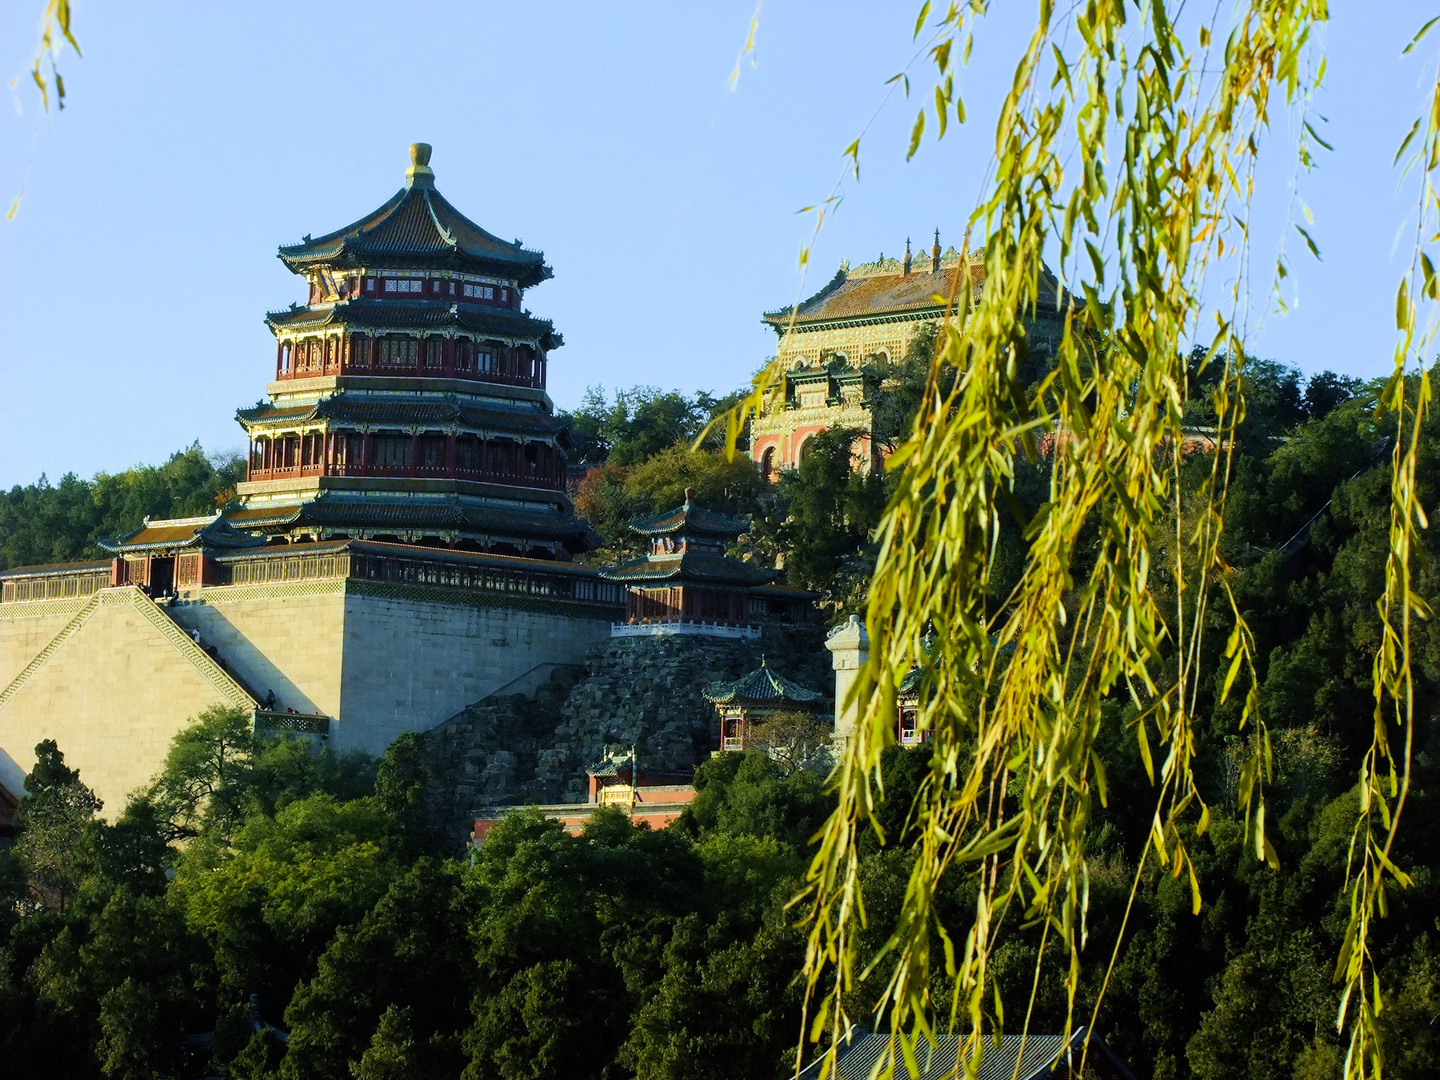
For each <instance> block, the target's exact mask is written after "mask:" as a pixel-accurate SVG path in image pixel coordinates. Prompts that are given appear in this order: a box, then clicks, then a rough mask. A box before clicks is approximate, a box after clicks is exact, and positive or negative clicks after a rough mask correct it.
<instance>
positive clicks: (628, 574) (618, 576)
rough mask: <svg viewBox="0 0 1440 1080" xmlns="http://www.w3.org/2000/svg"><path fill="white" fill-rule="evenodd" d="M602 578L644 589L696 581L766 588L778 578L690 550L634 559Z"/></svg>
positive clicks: (727, 558)
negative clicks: (651, 586)
mask: <svg viewBox="0 0 1440 1080" xmlns="http://www.w3.org/2000/svg"><path fill="white" fill-rule="evenodd" d="M600 576H601V577H603V578H605V579H607V580H609V581H626V582H630V583H631V584H634V585H642V586H643V585H661V584H665V583H673V582H693V583H695V584H698V585H732V586H740V587H745V588H748V587H752V586H755V585H764V584H765V583H766V582H768V581H770V580H771V579H773V578H774V577H775V571H773V570H760V569H757V568H756V567H753V566H751V565H750V564H749V563H743V562H741V561H740V560H739V559H732V558H730V556H728V555H702V554H698V553H696V552H693V551H690V552H686V553H685V554H683V555H648V556H642V557H641V558H638V559H631V560H630V561H629V562H623V563H621V564H620V565H619V566H611V567H607V568H606V569H604V570H601V571H600Z"/></svg>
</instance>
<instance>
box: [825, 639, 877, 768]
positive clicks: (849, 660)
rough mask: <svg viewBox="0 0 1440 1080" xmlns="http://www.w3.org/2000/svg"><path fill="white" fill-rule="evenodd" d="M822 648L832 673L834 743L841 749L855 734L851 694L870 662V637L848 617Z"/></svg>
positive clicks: (856, 714) (855, 705)
mask: <svg viewBox="0 0 1440 1080" xmlns="http://www.w3.org/2000/svg"><path fill="white" fill-rule="evenodd" d="M825 648H827V649H829V650H830V666H831V667H833V668H834V669H835V741H836V743H837V744H840V745H842V746H843V744H844V742H845V741H846V740H848V739H849V738H850V736H851V735H853V734H854V733H855V721H856V720H857V719H858V717H859V713H860V703H859V702H858V701H857V700H855V699H854V698H853V697H851V693H850V692H851V690H852V689H853V688H854V686H855V680H856V678H858V676H859V674H860V669H861V668H863V667H864V666H865V664H866V663H867V662H868V661H869V659H870V637H869V635H868V634H866V633H865V624H864V623H863V622H861V621H860V616H858V615H851V616H850V618H848V619H846V620H845V621H844V622H843V623H841V624H840V625H839V626H837V627H836V628H835V629H834V630H832V631H830V636H829V637H827V638H826V639H825Z"/></svg>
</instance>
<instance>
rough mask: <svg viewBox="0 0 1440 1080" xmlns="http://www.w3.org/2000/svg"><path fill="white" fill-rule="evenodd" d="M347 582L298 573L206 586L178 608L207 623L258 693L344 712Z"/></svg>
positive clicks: (208, 639) (260, 697)
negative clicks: (293, 577)
mask: <svg viewBox="0 0 1440 1080" xmlns="http://www.w3.org/2000/svg"><path fill="white" fill-rule="evenodd" d="M344 586H345V582H344V581H343V580H341V579H338V578H337V579H332V580H328V581H295V582H280V583H275V584H264V585H227V586H223V587H220V588H210V589H203V590H201V591H200V593H199V598H198V599H197V600H195V601H192V602H191V603H186V604H180V605H179V606H177V607H174V608H172V609H171V611H172V612H173V613H174V615H175V621H176V622H178V623H180V625H182V626H184V627H185V628H186V629H187V630H188V629H195V630H199V631H200V640H201V641H202V642H203V643H204V644H206V645H214V646H215V647H216V649H217V650H219V654H220V658H221V659H222V660H224V661H225V663H226V664H227V665H228V666H229V668H230V670H231V671H232V672H233V673H234V675H235V678H236V679H238V680H239V681H240V682H241V683H242V684H244V685H245V686H246V687H247V688H248V689H249V690H250V692H251V694H253V695H254V697H255V699H256V700H257V701H261V702H263V701H264V700H265V697H266V694H267V693H268V692H270V691H272V690H273V691H274V692H275V704H276V707H277V708H279V709H282V710H283V709H294V710H295V711H296V712H305V713H322V714H324V715H325V716H332V717H333V716H338V715H339V713H340V705H341V694H340V678H341V669H342V655H341V653H342V650H343V648H344V644H345V589H344Z"/></svg>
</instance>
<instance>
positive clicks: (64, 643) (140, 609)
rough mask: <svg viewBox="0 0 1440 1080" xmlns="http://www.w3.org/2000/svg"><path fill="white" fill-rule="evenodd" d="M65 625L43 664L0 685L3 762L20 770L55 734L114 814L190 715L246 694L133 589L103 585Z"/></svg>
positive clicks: (69, 758)
mask: <svg viewBox="0 0 1440 1080" xmlns="http://www.w3.org/2000/svg"><path fill="white" fill-rule="evenodd" d="M42 621H44V620H43V619H42V620H37V626H36V627H35V628H34V629H35V632H36V633H37V635H38V634H39V633H41V630H40V627H39V625H38V624H39V623H40V622H42ZM59 629H60V631H61V632H62V633H61V634H52V635H50V639H49V640H48V641H46V642H45V644H44V645H43V646H42V648H41V649H40V650H37V652H43V651H44V650H45V649H46V648H50V647H51V646H52V645H53V646H54V647H53V648H52V649H51V651H50V653H49V655H48V656H46V657H45V658H44V662H43V663H42V664H40V665H38V666H37V667H35V668H34V669H33V670H31V671H30V672H29V673H28V674H27V675H25V676H24V677H23V678H21V679H16V680H12V681H11V682H9V683H7V684H6V685H5V686H4V687H0V751H3V754H4V757H3V758H0V761H3V762H4V771H5V772H6V773H13V772H14V771H16V770H18V771H19V772H20V773H21V774H22V775H23V773H26V772H29V771H30V769H31V768H32V767H33V766H34V764H35V744H36V743H38V742H40V741H41V740H42V739H54V740H55V741H56V743H57V744H58V745H59V747H60V749H61V751H62V752H63V753H64V754H65V760H66V762H67V763H68V764H69V765H71V766H72V767H74V768H78V769H79V770H80V779H81V780H82V781H84V782H85V783H86V784H88V785H89V786H90V787H91V788H92V789H93V790H94V791H95V793H96V794H97V795H99V796H100V798H101V799H103V800H104V801H105V815H106V817H108V818H110V819H111V820H114V818H115V817H116V816H118V815H119V813H120V811H121V810H123V809H124V806H125V802H126V799H127V798H128V796H129V795H130V794H131V793H132V792H133V791H135V790H136V789H138V788H141V787H144V786H145V785H146V784H148V783H149V781H150V780H151V779H152V778H153V777H154V776H155V774H156V773H157V772H158V771H159V769H160V767H161V766H162V765H163V764H164V761H165V755H166V753H167V752H168V751H169V749H170V740H171V739H173V738H174V736H175V734H176V733H177V732H178V731H180V730H181V729H182V728H184V727H185V726H186V725H187V724H188V723H189V721H190V720H191V718H193V717H194V716H195V715H196V714H198V713H200V712H202V711H204V710H205V709H207V708H209V707H210V706H211V705H216V704H241V703H242V702H243V695H241V694H240V693H239V690H238V687H236V686H235V685H234V683H233V682H232V681H231V680H230V679H228V678H227V677H226V676H225V675H224V673H223V672H221V671H220V670H219V668H217V667H215V666H214V665H213V664H211V663H210V662H209V660H208V659H206V658H205V656H204V654H203V653H200V651H199V650H198V649H196V648H195V646H194V644H193V643H192V642H191V641H190V640H189V639H188V638H186V637H185V636H184V635H183V634H182V633H181V632H180V631H179V630H178V629H177V628H176V627H174V626H173V625H170V624H169V623H168V616H166V615H165V614H164V613H163V612H161V611H160V610H159V609H158V608H156V607H155V606H154V604H153V603H152V602H151V601H150V600H148V599H146V598H145V597H144V596H143V595H141V594H140V593H139V592H138V591H137V590H135V589H127V588H121V589H107V590H105V591H103V592H101V593H100V594H99V595H98V596H97V597H95V598H94V600H93V601H92V602H91V603H90V604H88V605H86V606H85V607H84V608H82V609H81V611H80V612H79V613H78V616H77V617H72V619H70V620H66V622H65V624H64V625H63V626H62V627H60V628H59ZM67 630H68V631H69V632H68V633H64V631H67ZM28 663H29V661H27V665H28ZM6 786H7V787H9V786H10V784H9V783H8V782H7V783H6Z"/></svg>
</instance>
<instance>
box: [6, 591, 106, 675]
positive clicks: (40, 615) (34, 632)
mask: <svg viewBox="0 0 1440 1080" xmlns="http://www.w3.org/2000/svg"><path fill="white" fill-rule="evenodd" d="M84 606H85V600H84V599H78V600H33V601H28V602H22V603H18V604H0V690H3V689H5V687H7V686H9V685H10V680H11V679H13V678H15V676H16V675H19V674H20V672H22V671H24V670H25V665H26V664H28V663H30V661H31V660H32V659H34V657H35V654H36V653H38V652H39V651H40V650H41V649H43V648H44V647H45V646H46V645H48V644H50V639H51V638H53V637H54V636H55V635H56V634H58V633H59V632H60V629H61V628H62V627H63V626H64V625H65V624H66V623H68V622H69V621H70V619H71V618H72V617H73V616H74V614H75V613H76V612H77V611H79V610H80V609H81V608H82V607H84Z"/></svg>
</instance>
